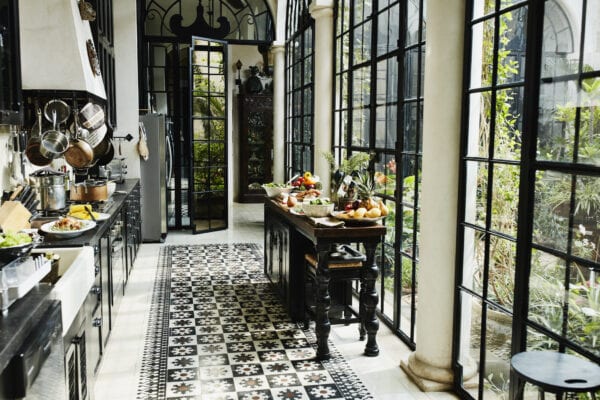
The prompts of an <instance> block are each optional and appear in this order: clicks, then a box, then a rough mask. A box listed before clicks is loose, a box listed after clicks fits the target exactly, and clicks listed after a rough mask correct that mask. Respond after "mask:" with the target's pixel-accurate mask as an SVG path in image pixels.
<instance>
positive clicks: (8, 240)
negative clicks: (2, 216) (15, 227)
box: [0, 232, 32, 248]
mask: <svg viewBox="0 0 600 400" xmlns="http://www.w3.org/2000/svg"><path fill="white" fill-rule="evenodd" d="M31 241H32V239H31V236H29V235H28V234H27V233H23V232H17V233H14V232H5V233H0V248H3V247H14V246H21V245H23V244H27V243H31Z"/></svg>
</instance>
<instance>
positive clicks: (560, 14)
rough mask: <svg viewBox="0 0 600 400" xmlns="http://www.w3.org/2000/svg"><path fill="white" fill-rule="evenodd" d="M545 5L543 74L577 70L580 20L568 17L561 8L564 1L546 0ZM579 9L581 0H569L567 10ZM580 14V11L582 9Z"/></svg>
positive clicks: (548, 75)
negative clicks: (576, 22)
mask: <svg viewBox="0 0 600 400" xmlns="http://www.w3.org/2000/svg"><path fill="white" fill-rule="evenodd" d="M544 6H545V10H544V36H543V42H542V48H543V53H542V77H555V76H562V75H566V74H570V73H576V72H577V67H578V65H579V61H580V60H581V57H580V54H579V47H580V46H579V40H578V38H579V37H581V31H580V27H579V24H573V23H571V21H570V20H569V19H570V18H571V17H569V16H567V12H566V11H565V10H564V9H563V7H564V5H562V4H560V2H558V1H546V2H545V3H544ZM581 9H582V0H570V1H569V2H568V8H567V10H569V11H568V12H572V11H571V10H581ZM579 14H580V15H581V11H579ZM573 17H574V16H573ZM574 18H576V17H574ZM588 18H589V17H588ZM592 25H596V24H592ZM596 51H597V50H596Z"/></svg>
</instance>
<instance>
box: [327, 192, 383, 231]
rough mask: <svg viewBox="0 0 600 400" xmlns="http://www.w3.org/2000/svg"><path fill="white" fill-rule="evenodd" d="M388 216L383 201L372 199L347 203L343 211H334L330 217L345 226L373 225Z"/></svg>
mask: <svg viewBox="0 0 600 400" xmlns="http://www.w3.org/2000/svg"><path fill="white" fill-rule="evenodd" d="M388 214H389V209H388V207H387V206H386V205H385V204H384V203H383V201H381V200H379V201H375V200H374V199H373V198H368V199H365V200H355V201H353V202H351V203H348V204H347V205H346V207H345V208H344V210H343V211H335V212H332V213H331V216H332V217H334V218H336V219H339V220H342V221H344V222H345V223H346V224H347V225H373V224H375V223H377V222H379V221H381V220H383V219H384V218H385V217H386V216H387V215H388Z"/></svg>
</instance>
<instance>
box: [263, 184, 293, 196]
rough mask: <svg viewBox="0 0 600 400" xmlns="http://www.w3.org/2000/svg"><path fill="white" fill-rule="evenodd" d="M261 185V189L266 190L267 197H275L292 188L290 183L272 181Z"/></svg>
mask: <svg viewBox="0 0 600 400" xmlns="http://www.w3.org/2000/svg"><path fill="white" fill-rule="evenodd" d="M262 187H263V189H265V192H267V196H268V197H277V196H279V195H280V194H282V193H289V192H291V191H292V190H293V189H294V187H293V186H292V185H287V184H285V183H274V182H271V183H265V184H264V185H262Z"/></svg>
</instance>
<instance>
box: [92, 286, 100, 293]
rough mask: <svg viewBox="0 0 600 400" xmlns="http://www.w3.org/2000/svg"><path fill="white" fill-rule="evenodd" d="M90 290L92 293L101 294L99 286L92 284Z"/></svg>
mask: <svg viewBox="0 0 600 400" xmlns="http://www.w3.org/2000/svg"><path fill="white" fill-rule="evenodd" d="M91 292H92V293H93V294H97V295H100V294H102V288H101V287H100V286H92V290H91Z"/></svg>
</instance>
